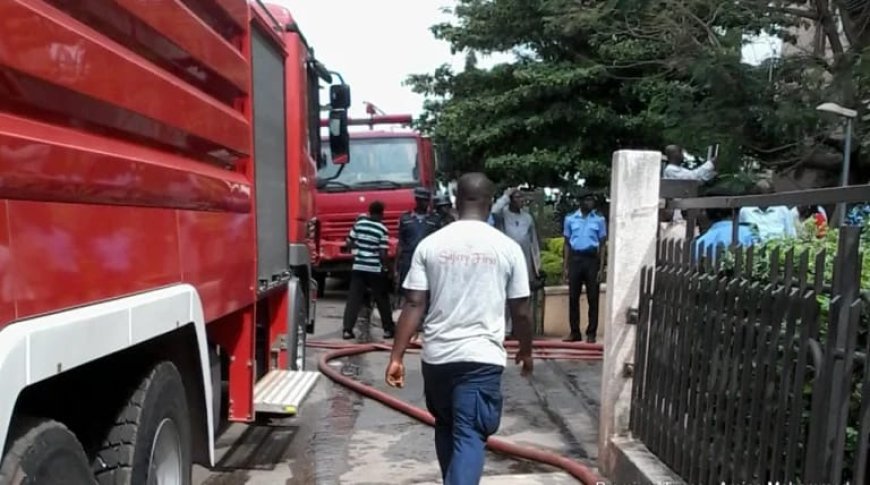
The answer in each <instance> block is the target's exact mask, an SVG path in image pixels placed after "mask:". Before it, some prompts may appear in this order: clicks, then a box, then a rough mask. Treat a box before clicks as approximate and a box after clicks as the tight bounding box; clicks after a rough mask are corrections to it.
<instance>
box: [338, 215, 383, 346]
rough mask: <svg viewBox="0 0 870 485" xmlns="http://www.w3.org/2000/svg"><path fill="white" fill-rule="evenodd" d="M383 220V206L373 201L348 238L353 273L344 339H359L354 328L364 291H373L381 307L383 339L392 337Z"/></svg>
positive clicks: (373, 295)
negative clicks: (384, 261)
mask: <svg viewBox="0 0 870 485" xmlns="http://www.w3.org/2000/svg"><path fill="white" fill-rule="evenodd" d="M383 219H384V204H383V202H381V201H377V200H376V201H374V202H372V203H371V205H369V215H368V216H365V215H362V216H360V217H359V218H358V219H357V220H356V223H355V224H354V225H353V228H352V229H351V230H350V235H348V237H347V238H348V243H349V244H350V247H351V250H352V251H353V255H354V256H353V271H351V272H350V288H349V289H348V292H347V305H345V307H344V318H343V323H342V327H343V328H344V331H343V332H342V334H341V337H342V338H343V339H345V340H347V339H352V338H356V335H354V333H353V326H354V324H355V323H356V321H357V317H358V316H359V310H360V306H361V305H362V304H363V301H364V299H365V291H366V289H368V290H369V291H370V292H371V295H372V298H373V299H374V300H375V303H377V305H378V313H379V314H380V315H381V322H382V323H383V327H384V338H393V314H392V309H391V308H390V296H389V294H388V289H387V275H386V274H385V273H384V272H383V263H382V259H383V258H384V257H385V256H386V254H387V243H388V241H389V240H388V239H387V227H386V226H384V223H383V222H381V221H382V220H383Z"/></svg>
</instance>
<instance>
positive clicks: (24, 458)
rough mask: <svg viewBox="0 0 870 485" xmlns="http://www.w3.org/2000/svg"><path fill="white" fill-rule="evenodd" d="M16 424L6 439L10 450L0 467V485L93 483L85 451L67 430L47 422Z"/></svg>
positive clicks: (38, 420)
mask: <svg viewBox="0 0 870 485" xmlns="http://www.w3.org/2000/svg"><path fill="white" fill-rule="evenodd" d="M17 421H18V422H17V423H16V424H15V425H13V427H12V430H11V434H10V436H9V443H10V447H9V450H8V451H7V452H6V455H5V456H4V457H3V461H2V463H0V484H2V485H11V484H14V485H43V484H44V485H76V484H88V483H94V475H93V473H92V472H91V467H90V466H89V464H88V458H87V457H86V456H85V450H84V449H83V448H82V445H81V443H79V440H78V439H76V436H75V435H74V434H73V433H72V432H71V431H70V430H69V429H67V427H66V426H64V425H63V424H61V423H58V422H57V421H53V420H50V419H34V418H24V419H19V420H17Z"/></svg>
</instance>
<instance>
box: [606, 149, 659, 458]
mask: <svg viewBox="0 0 870 485" xmlns="http://www.w3.org/2000/svg"><path fill="white" fill-rule="evenodd" d="M661 160H662V155H661V153H660V152H657V151H638V150H619V151H617V152H614V154H613V167H612V170H611V178H610V197H611V201H610V222H609V226H608V231H607V232H608V239H609V241H608V248H607V254H608V258H607V294H606V304H605V308H604V325H605V326H606V327H605V331H604V364H603V370H602V375H601V412H600V419H599V421H600V428H599V433H598V462H599V465H600V467H601V469H602V471H603V472H604V474H605V475H610V474H611V471H612V470H613V468H614V456H613V455H614V453H613V450H612V449H611V444H610V442H611V439H612V438H614V437H616V436H625V435H627V434H628V424H629V415H630V411H631V409H630V408H631V377H630V374H631V373H630V372H626V370H627V369H628V368H629V367H630V365H631V364H634V347H635V325H633V324H631V323H629V321H628V313H629V309H631V308H636V307H637V305H638V300H639V296H640V275H641V270H642V269H643V268H644V267H645V266H652V265H654V264H655V255H656V238H657V234H658V201H659V183H660V177H661V173H660V172H661ZM626 364H629V366H627V365H626Z"/></svg>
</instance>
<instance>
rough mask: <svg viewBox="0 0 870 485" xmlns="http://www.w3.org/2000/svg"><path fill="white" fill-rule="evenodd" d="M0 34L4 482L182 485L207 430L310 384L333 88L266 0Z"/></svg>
mask: <svg viewBox="0 0 870 485" xmlns="http://www.w3.org/2000/svg"><path fill="white" fill-rule="evenodd" d="M0 19H2V20H0V22H2V28H0V204H2V211H0V446H2V455H0V457H2V460H0V483H2V484H6V483H16V484H18V483H31V484H37V483H38V484H43V483H44V484H55V483H74V484H79V483H81V484H84V483H94V482H95V481H96V482H97V483H112V484H122V483H123V484H145V483H148V484H186V483H190V469H191V464H192V463H193V462H196V463H203V464H209V463H212V462H213V459H214V439H215V430H216V425H217V423H218V422H219V420H220V418H221V416H223V415H226V416H227V417H228V418H229V419H230V420H233V421H252V420H253V419H254V418H255V415H256V414H258V413H267V414H271V413H279V414H293V413H295V412H296V410H297V407H298V406H299V404H300V402H301V400H302V399H303V398H304V396H305V394H306V393H307V392H308V391H309V390H310V389H311V388H312V386H314V384H315V381H316V377H317V374H316V373H313V372H305V371H304V370H303V365H304V343H305V333H306V332H305V330H306V327H308V329H309V330H310V329H311V325H312V324H313V320H312V315H313V311H311V309H312V306H311V305H312V297H313V293H314V291H313V290H314V284H313V282H312V281H313V279H312V278H311V272H310V261H311V255H310V250H309V249H308V248H309V247H310V244H309V242H310V241H309V236H310V235H311V231H312V230H313V227H314V226H313V225H312V224H309V219H311V217H312V215H313V204H314V195H313V190H314V186H313V185H314V177H315V172H316V169H317V166H318V160H317V159H318V158H320V157H319V154H320V143H321V140H320V136H319V129H318V127H319V111H320V102H319V100H318V93H319V86H318V85H319V81H320V80H323V81H324V82H327V83H329V82H330V81H331V78H332V75H331V74H330V72H329V71H327V70H326V69H325V68H324V67H323V65H322V64H320V63H319V62H317V61H316V60H315V59H314V57H313V51H312V50H311V48H310V47H309V46H308V45H307V43H306V41H305V38H304V37H303V36H302V35H301V33H300V32H299V30H298V28H297V26H296V24H295V22H294V21H293V19H292V17H291V16H290V14H289V12H288V11H287V10H285V9H283V8H280V7H266V6H264V5H263V4H261V3H260V2H259V1H258V0H252V2H251V3H248V2H247V1H246V0H195V1H194V0H150V1H148V2H142V1H141V0H111V1H109V0H89V1H72V0H3V1H2V2H0ZM332 88H333V89H332V90H331V98H332V100H331V101H332V105H333V108H334V109H333V111H332V112H331V113H330V119H332V120H333V121H334V123H333V127H334V129H333V130H331V132H330V133H331V134H332V135H334V136H333V137H332V139H331V140H330V145H331V146H332V149H333V151H336V152H338V153H340V152H341V151H342V150H343V151H344V157H343V160H344V161H346V158H347V157H346V152H347V146H346V145H347V143H348V137H347V126H346V121H347V115H346V108H347V107H348V106H349V96H350V94H349V90H348V88H347V86H344V85H343V84H342V85H339V86H332ZM223 388H226V389H227V390H228V391H227V396H226V401H225V402H226V403H227V404H226V406H225V407H224V406H223V404H222V402H224V400H223V399H222V393H221V390H222V389H223ZM222 408H223V409H222Z"/></svg>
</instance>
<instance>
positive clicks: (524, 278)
mask: <svg viewBox="0 0 870 485" xmlns="http://www.w3.org/2000/svg"><path fill="white" fill-rule="evenodd" d="M403 287H404V288H405V289H408V290H420V291H429V302H430V306H429V312H428V314H427V315H426V320H425V321H424V322H423V361H424V362H426V363H428V364H446V363H450V362H477V363H482V364H495V365H500V366H504V365H505V364H506V360H507V354H506V353H505V350H504V345H503V341H504V330H505V301H506V299H514V298H525V297H528V296H529V276H528V270H527V268H526V259H525V257H524V256H523V251H522V249H520V246H519V245H518V244H517V243H516V242H514V241H513V240H512V239H511V238H509V237H508V236H506V235H504V234H503V233H502V232H501V231H499V230H498V229H496V228H494V227H492V226H490V225H489V224H487V223H486V222H483V221H469V220H459V221H456V222H454V223H452V224H449V225H447V226H445V227H444V228H442V229H440V230H438V231H437V232H435V233H433V234H431V235H429V236H427V237H426V238H425V239H423V240H422V241H420V244H419V245H418V246H417V249H416V250H415V251H414V256H413V258H412V261H411V269H410V270H409V271H408V276H407V277H406V278H405V281H404V283H403Z"/></svg>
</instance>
